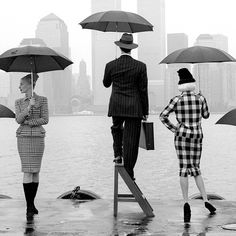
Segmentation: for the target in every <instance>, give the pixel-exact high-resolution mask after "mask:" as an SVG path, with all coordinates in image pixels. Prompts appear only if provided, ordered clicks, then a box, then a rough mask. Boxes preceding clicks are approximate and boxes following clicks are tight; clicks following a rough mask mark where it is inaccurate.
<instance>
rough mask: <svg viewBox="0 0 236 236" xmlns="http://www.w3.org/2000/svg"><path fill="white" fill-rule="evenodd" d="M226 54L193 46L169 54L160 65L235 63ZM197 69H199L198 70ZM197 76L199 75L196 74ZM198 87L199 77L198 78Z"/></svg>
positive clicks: (209, 48) (210, 48)
mask: <svg viewBox="0 0 236 236" xmlns="http://www.w3.org/2000/svg"><path fill="white" fill-rule="evenodd" d="M235 61H236V60H235V58H233V57H232V56H231V55H230V54H228V53H227V52H225V51H223V50H220V49H218V48H213V47H205V46H194V47H189V48H183V49H179V50H176V51H174V52H172V53H170V54H169V55H168V56H167V57H165V58H164V59H163V60H162V61H161V62H160V64H161V63H165V64H174V63H176V64H179V63H191V64H194V63H216V62H235ZM198 69H199V68H198ZM198 74H199V73H198ZM199 87H200V77H199Z"/></svg>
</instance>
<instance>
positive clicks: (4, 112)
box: [0, 104, 15, 118]
mask: <svg viewBox="0 0 236 236" xmlns="http://www.w3.org/2000/svg"><path fill="white" fill-rule="evenodd" d="M0 118H15V113H14V112H13V111H12V110H10V109H9V108H8V107H5V106H3V105H1V104H0Z"/></svg>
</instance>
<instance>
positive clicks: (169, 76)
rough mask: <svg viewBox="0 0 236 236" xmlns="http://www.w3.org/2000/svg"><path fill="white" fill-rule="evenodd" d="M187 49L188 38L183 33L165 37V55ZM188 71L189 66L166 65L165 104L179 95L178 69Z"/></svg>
mask: <svg viewBox="0 0 236 236" xmlns="http://www.w3.org/2000/svg"><path fill="white" fill-rule="evenodd" d="M186 47H188V36H187V35H186V34H184V33H175V34H168V35H167V54H168V55H169V54H170V53H172V52H174V51H175V50H178V49H181V48H186ZM183 67H185V68H188V69H190V66H189V64H181V65H179V64H168V66H167V69H166V78H165V81H164V86H165V103H167V102H169V100H170V99H171V98H172V97H173V96H175V95H176V94H178V93H179V91H178V80H179V77H178V74H177V71H178V70H179V69H180V68H183Z"/></svg>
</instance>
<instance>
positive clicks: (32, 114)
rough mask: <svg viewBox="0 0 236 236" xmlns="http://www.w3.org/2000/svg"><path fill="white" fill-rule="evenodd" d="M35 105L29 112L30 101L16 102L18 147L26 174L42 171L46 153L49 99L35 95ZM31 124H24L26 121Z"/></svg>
mask: <svg viewBox="0 0 236 236" xmlns="http://www.w3.org/2000/svg"><path fill="white" fill-rule="evenodd" d="M34 97H35V105H34V106H33V107H32V108H31V110H30V111H28V110H27V106H28V104H29V99H27V98H21V99H18V100H16V103H15V109H16V121H17V123H19V124H20V127H19V128H18V129H17V131H16V136H17V147H18V152H19V155H20V159H21V170H22V172H26V173H36V172H39V171H40V168H41V162H42V157H43V152H44V137H45V130H44V128H43V127H42V125H45V124H47V123H48V103H47V98H46V97H42V96H38V95H36V94H34ZM26 120H27V121H28V123H29V124H24V122H25V121H26Z"/></svg>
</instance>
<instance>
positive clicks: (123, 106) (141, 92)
mask: <svg viewBox="0 0 236 236" xmlns="http://www.w3.org/2000/svg"><path fill="white" fill-rule="evenodd" d="M103 84H104V86H105V87H110V86H111V85H112V92H111V97H110V102H109V109H108V116H122V117H136V118H142V117H143V116H144V115H148V79H147V70H146V65H145V64H144V63H142V62H140V61H138V60H135V59H133V58H132V57H131V56H129V55H122V56H121V57H119V58H118V59H115V60H113V61H111V62H109V63H107V64H106V68H105V73H104V78H103Z"/></svg>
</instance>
